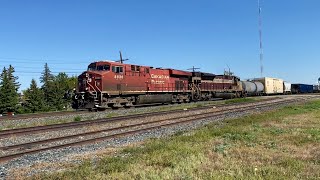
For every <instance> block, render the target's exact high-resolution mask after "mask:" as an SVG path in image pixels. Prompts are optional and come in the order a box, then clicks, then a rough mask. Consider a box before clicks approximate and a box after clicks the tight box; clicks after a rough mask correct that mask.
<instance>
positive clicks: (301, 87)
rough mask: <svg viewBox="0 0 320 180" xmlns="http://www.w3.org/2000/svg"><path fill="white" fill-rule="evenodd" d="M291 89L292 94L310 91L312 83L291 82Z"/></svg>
mask: <svg viewBox="0 0 320 180" xmlns="http://www.w3.org/2000/svg"><path fill="white" fill-rule="evenodd" d="M291 91H292V93H293V94H301V93H312V92H313V85H309V84H292V85H291Z"/></svg>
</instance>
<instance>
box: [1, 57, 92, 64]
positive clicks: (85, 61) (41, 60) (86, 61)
mask: <svg viewBox="0 0 320 180" xmlns="http://www.w3.org/2000/svg"><path fill="white" fill-rule="evenodd" d="M0 60H15V61H28V62H30V61H33V62H43V61H66V59H47V58H43V59H29V58H12V57H0ZM89 61H90V60H88V59H87V60H76V62H83V63H88V62H89Z"/></svg>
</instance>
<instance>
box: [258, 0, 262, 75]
mask: <svg viewBox="0 0 320 180" xmlns="http://www.w3.org/2000/svg"><path fill="white" fill-rule="evenodd" d="M258 8H259V39H260V73H261V77H262V76H263V46H262V17H261V3H260V0H258Z"/></svg>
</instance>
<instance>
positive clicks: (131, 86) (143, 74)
mask: <svg viewBox="0 0 320 180" xmlns="http://www.w3.org/2000/svg"><path fill="white" fill-rule="evenodd" d="M242 96H243V90H242V84H241V82H240V78H238V77H236V76H233V75H215V74H212V73H205V72H188V71H182V70H176V69H164V68H153V67H150V66H140V65H133V64H124V63H123V62H114V61H98V62H93V63H91V64H90V65H89V66H88V69H87V71H85V72H83V73H82V74H81V75H80V76H79V77H78V86H77V90H76V92H75V95H74V96H73V105H72V106H73V108H75V109H91V110H93V109H95V110H97V109H105V108H107V107H112V108H118V107H130V106H133V105H137V104H150V103H182V102H190V101H200V100H209V99H211V98H214V97H220V98H234V97H242Z"/></svg>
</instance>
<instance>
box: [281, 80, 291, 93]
mask: <svg viewBox="0 0 320 180" xmlns="http://www.w3.org/2000/svg"><path fill="white" fill-rule="evenodd" d="M283 93H284V94H291V83H288V82H283Z"/></svg>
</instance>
